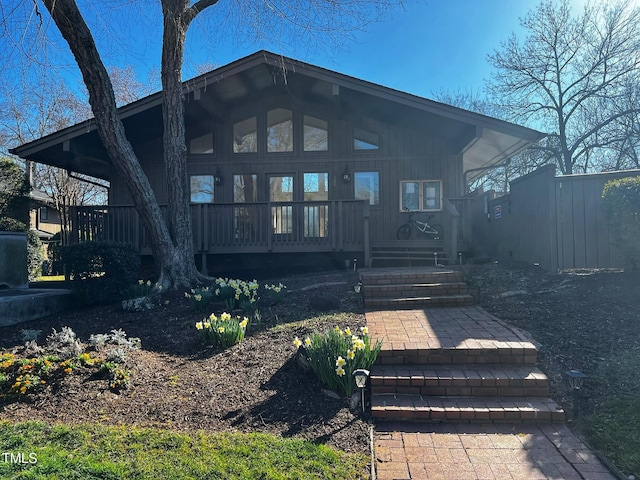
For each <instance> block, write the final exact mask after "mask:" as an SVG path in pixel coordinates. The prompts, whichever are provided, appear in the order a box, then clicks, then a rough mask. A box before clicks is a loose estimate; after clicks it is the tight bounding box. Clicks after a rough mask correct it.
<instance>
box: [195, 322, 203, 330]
mask: <svg viewBox="0 0 640 480" xmlns="http://www.w3.org/2000/svg"><path fill="white" fill-rule="evenodd" d="M196 328H197V329H198V330H202V322H197V323H196Z"/></svg>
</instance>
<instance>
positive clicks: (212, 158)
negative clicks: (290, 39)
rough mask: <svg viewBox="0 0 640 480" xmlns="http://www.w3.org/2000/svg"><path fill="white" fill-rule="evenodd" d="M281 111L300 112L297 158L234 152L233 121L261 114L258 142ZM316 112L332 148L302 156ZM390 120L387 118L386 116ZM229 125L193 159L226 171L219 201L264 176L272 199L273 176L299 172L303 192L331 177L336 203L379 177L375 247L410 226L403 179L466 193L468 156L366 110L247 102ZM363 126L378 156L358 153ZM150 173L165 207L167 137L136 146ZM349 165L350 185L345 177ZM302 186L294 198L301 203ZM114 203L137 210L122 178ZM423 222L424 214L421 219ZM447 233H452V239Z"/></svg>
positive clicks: (204, 168)
mask: <svg viewBox="0 0 640 480" xmlns="http://www.w3.org/2000/svg"><path fill="white" fill-rule="evenodd" d="M276 107H282V108H287V109H291V110H292V111H293V112H294V137H295V138H296V140H295V147H296V151H295V152H291V153H269V154H268V153H266V152H265V151H264V150H265V148H264V147H262V148H260V149H259V151H258V153H252V154H234V153H232V143H231V140H232V130H233V123H234V122H235V121H239V120H242V119H245V118H247V117H248V116H253V115H256V116H257V117H258V134H259V139H260V135H262V143H264V135H263V134H264V131H265V130H266V126H265V123H264V118H265V117H266V112H267V111H268V110H269V109H272V108H276ZM305 114H307V115H312V116H315V117H318V118H321V119H324V120H327V121H328V125H329V150H328V151H327V152H302V143H301V140H300V137H301V130H302V118H303V115H305ZM379 117H384V114H381V115H379ZM228 118H229V121H224V122H222V121H217V122H213V121H212V122H210V123H211V126H210V127H207V128H209V129H213V131H214V137H215V139H214V151H215V153H214V154H212V155H190V157H189V163H188V173H189V175H216V174H220V176H221V177H222V180H223V181H222V183H221V184H220V185H216V187H215V203H219V204H226V203H232V202H233V176H234V175H237V174H256V175H257V179H258V198H257V201H258V202H266V201H268V200H269V199H268V176H269V175H274V174H282V175H292V176H294V182H296V183H297V187H296V188H298V187H301V186H302V176H303V174H304V173H316V172H328V174H329V200H332V201H339V200H353V199H354V184H353V174H354V172H359V171H362V172H368V171H373V172H379V182H380V205H372V206H371V209H370V227H371V228H370V232H371V243H372V244H375V243H384V242H390V241H395V240H396V230H397V228H398V226H400V225H401V224H403V223H404V222H405V221H406V216H405V215H404V214H403V213H401V212H400V207H399V182H400V180H442V188H443V196H444V198H455V197H459V196H461V194H462V190H463V187H462V155H461V154H460V153H459V152H457V151H456V150H457V149H456V147H455V146H453V145H448V144H446V143H444V142H443V141H442V140H441V139H439V138H435V137H434V136H432V135H430V132H429V131H425V130H423V129H421V128H420V125H411V124H408V122H406V121H404V122H403V121H399V122H394V123H389V122H386V121H384V120H381V119H379V118H372V117H371V116H368V115H364V114H361V113H359V112H353V111H348V112H345V111H343V109H342V108H341V107H340V105H324V104H318V103H313V102H303V103H298V102H293V101H292V100H291V98H290V97H289V96H285V95H279V96H278V95H275V96H273V97H268V98H266V99H264V100H262V101H258V102H255V101H254V102H252V103H245V104H241V105H238V106H236V107H235V108H234V109H232V110H231V111H230V112H228ZM354 128H363V129H365V130H368V131H371V132H375V133H377V134H378V135H379V138H380V148H379V149H378V150H375V151H354V150H353V130H354ZM202 133H203V130H202V125H192V126H189V125H187V138H188V139H189V138H193V137H196V136H199V135H202ZM135 148H136V152H137V153H138V155H139V158H140V159H141V162H142V164H143V168H144V170H145V172H146V173H147V175H148V176H149V179H150V182H151V184H152V187H153V188H154V190H155V192H156V195H157V197H158V201H159V203H161V204H163V203H166V199H167V198H166V180H165V178H164V175H165V173H164V167H163V165H162V144H161V140H160V139H155V140H153V141H150V142H148V143H147V144H146V145H138V146H135ZM345 167H346V168H347V170H348V172H349V173H350V175H351V182H349V183H345V182H343V180H342V173H343V172H344V170H345ZM300 192H301V189H300V190H299V192H298V193H296V195H295V198H294V199H295V200H297V201H301V200H302V196H301V195H302V193H300ZM109 203H110V205H115V206H118V205H131V199H130V197H129V194H128V192H127V190H126V187H125V186H124V185H123V184H122V182H121V181H119V180H118V179H115V180H114V181H113V182H112V187H111V192H110V199H109ZM430 213H435V215H434V219H433V222H434V223H439V224H442V225H445V226H448V225H451V222H450V221H445V220H446V219H445V218H444V216H445V214H444V213H443V212H430ZM418 217H420V215H418ZM446 234H447V232H446V231H445V235H446Z"/></svg>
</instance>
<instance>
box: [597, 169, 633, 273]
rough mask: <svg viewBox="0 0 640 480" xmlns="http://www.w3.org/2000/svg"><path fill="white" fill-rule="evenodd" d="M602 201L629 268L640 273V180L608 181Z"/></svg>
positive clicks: (630, 178) (626, 266)
mask: <svg viewBox="0 0 640 480" xmlns="http://www.w3.org/2000/svg"><path fill="white" fill-rule="evenodd" d="M602 200H603V203H604V208H605V210H606V212H607V216H608V218H609V224H610V226H611V229H612V231H613V234H614V236H615V238H616V240H617V243H618V245H619V247H620V250H621V252H622V256H623V259H624V262H625V268H628V269H629V270H638V269H640V242H638V238H640V176H638V177H628V178H621V179H618V180H610V181H608V182H607V183H605V185H604V188H603V190H602Z"/></svg>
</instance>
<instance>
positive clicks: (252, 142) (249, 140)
mask: <svg viewBox="0 0 640 480" xmlns="http://www.w3.org/2000/svg"><path fill="white" fill-rule="evenodd" d="M257 151H258V127H257V120H256V117H251V118H247V119H246V120H243V121H241V122H238V123H235V124H234V125H233V153H253V152H257Z"/></svg>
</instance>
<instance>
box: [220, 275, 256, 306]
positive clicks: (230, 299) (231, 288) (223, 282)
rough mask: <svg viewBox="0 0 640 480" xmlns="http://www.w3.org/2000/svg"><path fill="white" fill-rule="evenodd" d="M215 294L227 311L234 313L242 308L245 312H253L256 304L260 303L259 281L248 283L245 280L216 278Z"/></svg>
mask: <svg viewBox="0 0 640 480" xmlns="http://www.w3.org/2000/svg"><path fill="white" fill-rule="evenodd" d="M215 283H216V290H215V294H216V297H217V298H218V299H219V300H222V301H223V302H224V303H225V305H226V307H227V310H229V311H233V310H235V309H236V308H237V307H238V306H241V308H242V310H243V311H245V312H251V311H253V310H254V309H255V308H254V304H255V303H256V302H257V301H258V287H259V285H258V281H257V280H252V281H250V282H246V281H244V280H237V279H229V278H216V281H215Z"/></svg>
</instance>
